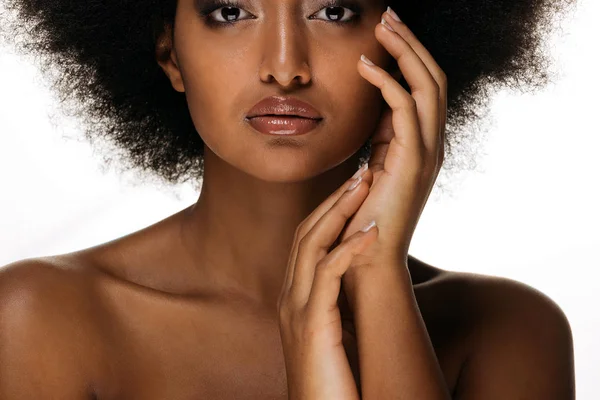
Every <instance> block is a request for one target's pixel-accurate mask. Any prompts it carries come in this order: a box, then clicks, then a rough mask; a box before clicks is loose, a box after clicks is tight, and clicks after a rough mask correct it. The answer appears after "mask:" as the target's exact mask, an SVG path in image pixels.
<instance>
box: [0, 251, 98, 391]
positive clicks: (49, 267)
mask: <svg viewBox="0 0 600 400" xmlns="http://www.w3.org/2000/svg"><path fill="white" fill-rule="evenodd" d="M72 262H73V260H71V259H69V258H68V257H44V258H35V259H26V260H21V261H17V262H14V263H11V264H8V265H6V266H3V267H0V358H1V359H2V362H0V398H6V399H10V398H50V397H51V398H73V399H79V398H81V399H86V398H91V397H90V396H91V395H92V393H93V387H92V386H93V382H91V378H92V377H94V376H95V374H96V373H97V371H96V370H97V368H98V361H99V360H100V358H99V356H100V353H101V347H99V346H98V342H97V340H96V338H98V335H99V333H98V326H99V325H98V323H97V321H96V320H95V318H94V317H91V316H96V318H97V317H98V315H101V313H99V307H98V303H97V302H96V301H94V296H93V295H92V294H91V293H92V292H93V291H94V280H93V279H92V278H91V277H90V274H89V272H88V271H86V270H85V268H78V267H77V266H76V265H73V264H72ZM17 394H19V395H18V396H17Z"/></svg>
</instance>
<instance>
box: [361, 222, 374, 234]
mask: <svg viewBox="0 0 600 400" xmlns="http://www.w3.org/2000/svg"><path fill="white" fill-rule="evenodd" d="M376 225H377V223H376V222H375V221H371V222H370V223H369V225H367V226H365V227H364V228H362V229H361V231H363V232H368V231H370V230H371V229H373V228H374V227H375V226H376Z"/></svg>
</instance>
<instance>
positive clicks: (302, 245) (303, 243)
mask: <svg viewBox="0 0 600 400" xmlns="http://www.w3.org/2000/svg"><path fill="white" fill-rule="evenodd" d="M313 237H314V234H313V233H310V232H309V233H308V234H306V235H304V236H302V239H300V241H299V242H298V252H299V253H304V252H305V251H306V250H308V249H310V247H311V245H312V241H313Z"/></svg>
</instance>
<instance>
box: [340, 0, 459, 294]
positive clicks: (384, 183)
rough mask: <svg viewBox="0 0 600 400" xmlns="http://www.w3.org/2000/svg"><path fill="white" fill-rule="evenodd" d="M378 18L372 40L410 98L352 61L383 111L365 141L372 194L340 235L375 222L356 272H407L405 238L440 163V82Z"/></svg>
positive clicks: (428, 60)
mask: <svg viewBox="0 0 600 400" xmlns="http://www.w3.org/2000/svg"><path fill="white" fill-rule="evenodd" d="M383 18H384V19H382V21H385V22H386V23H385V24H383V23H382V24H378V25H377V26H376V28H375V36H376V38H377V39H378V40H379V42H380V43H381V44H382V45H383V46H384V47H385V48H386V49H387V50H388V52H389V53H390V54H391V55H392V56H393V57H394V58H395V59H396V60H397V63H398V66H399V68H400V70H399V71H398V72H401V74H402V76H403V77H404V78H405V80H406V82H407V84H408V86H409V87H410V89H411V93H409V92H408V91H406V90H405V89H404V88H403V87H402V85H400V83H399V82H398V81H397V80H396V79H395V78H394V77H393V76H391V75H390V74H389V73H388V72H386V71H385V70H384V69H382V68H380V67H378V66H376V65H370V64H369V62H368V60H366V61H367V62H365V61H364V60H361V61H359V62H358V71H359V73H360V74H361V75H362V76H363V77H364V78H365V79H366V80H368V81H369V82H370V83H372V84H373V85H375V86H377V87H378V88H379V89H381V93H382V94H383V98H384V100H385V101H386V103H387V105H388V107H387V108H386V109H385V110H384V112H383V113H382V117H381V119H380V124H379V126H378V127H377V129H376V133H375V134H374V136H373V138H372V143H373V147H372V154H371V159H370V160H369V168H370V169H371V170H372V171H373V175H374V177H373V185H372V187H371V191H370V193H369V196H368V197H367V199H366V200H365V202H364V204H363V205H361V207H360V209H359V210H358V212H357V214H356V215H355V216H354V217H353V218H352V220H351V222H350V224H348V226H347V227H346V229H345V231H344V232H343V233H342V236H341V239H342V240H343V239H345V238H346V237H349V236H350V235H352V234H353V233H354V232H356V231H358V230H359V229H360V227H361V226H363V225H364V224H365V223H366V222H368V221H371V220H375V221H377V225H378V226H379V229H380V234H379V236H378V239H377V242H376V243H374V245H373V246H371V247H370V248H369V251H368V254H366V255H365V256H364V257H360V258H357V259H356V260H355V263H356V264H357V265H363V266H381V265H387V266H390V265H398V264H400V265H406V263H407V258H408V249H409V245H410V241H411V239H412V235H413V233H414V230H415V228H416V225H417V222H418V220H419V218H420V215H421V212H422V211H423V208H424V207H425V204H426V202H427V199H428V197H429V194H430V192H431V189H432V188H433V184H434V182H435V180H436V178H437V176H438V173H439V171H440V168H441V166H442V163H443V160H444V134H445V125H446V102H447V83H446V76H445V74H444V72H443V71H442V70H441V68H440V67H439V66H438V65H437V63H436V62H435V60H434V59H433V57H432V56H431V54H430V53H429V52H428V51H427V50H426V49H425V47H424V46H423V45H422V44H421V43H420V42H419V41H418V40H417V38H416V37H415V35H414V34H413V33H412V32H411V31H410V30H409V28H408V27H407V26H406V25H405V24H404V23H402V22H399V21H397V20H395V19H394V18H393V17H392V15H391V14H389V13H387V12H385V13H384V14H383ZM388 27H391V28H392V29H393V30H394V31H392V30H390V29H388ZM371 64H372V63H371ZM349 272H351V273H350V274H348V275H351V274H352V272H354V271H353V269H352V268H351V269H350V270H349ZM345 279H346V277H345ZM344 283H346V282H344Z"/></svg>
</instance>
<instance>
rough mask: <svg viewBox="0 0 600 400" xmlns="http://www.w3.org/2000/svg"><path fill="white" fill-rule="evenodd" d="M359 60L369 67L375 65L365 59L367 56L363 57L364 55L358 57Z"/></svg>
mask: <svg viewBox="0 0 600 400" xmlns="http://www.w3.org/2000/svg"><path fill="white" fill-rule="evenodd" d="M360 59H361V60H362V61H363V62H364V63H365V64H367V65H371V66H373V65H375V64H374V63H373V61H371V60H369V59H368V58H367V56H365V55H364V54H362V55H361V56H360Z"/></svg>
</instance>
